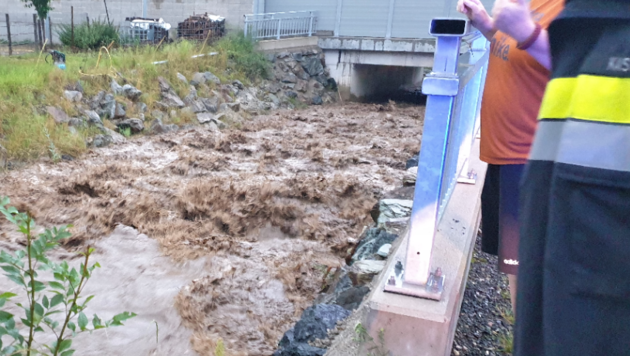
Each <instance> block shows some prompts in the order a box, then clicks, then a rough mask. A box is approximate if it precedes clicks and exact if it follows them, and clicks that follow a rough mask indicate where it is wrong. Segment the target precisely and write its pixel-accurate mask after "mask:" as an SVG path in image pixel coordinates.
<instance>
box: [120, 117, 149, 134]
mask: <svg viewBox="0 0 630 356" xmlns="http://www.w3.org/2000/svg"><path fill="white" fill-rule="evenodd" d="M116 126H118V128H120V129H124V128H127V127H128V128H130V129H131V133H132V134H139V133H140V132H142V131H144V123H143V122H142V120H140V119H127V120H125V121H123V122H121V123H119V124H118V125H116Z"/></svg>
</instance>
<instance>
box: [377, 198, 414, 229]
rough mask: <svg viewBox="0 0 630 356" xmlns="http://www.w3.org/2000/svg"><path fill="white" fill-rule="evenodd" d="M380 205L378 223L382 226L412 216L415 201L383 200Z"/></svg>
mask: <svg viewBox="0 0 630 356" xmlns="http://www.w3.org/2000/svg"><path fill="white" fill-rule="evenodd" d="M378 205H379V208H378V211H379V215H378V219H377V221H376V222H377V223H378V224H382V223H385V222H387V221H388V220H390V219H396V218H405V217H409V216H411V208H412V207H413V200H401V199H383V200H381V201H379V203H378Z"/></svg>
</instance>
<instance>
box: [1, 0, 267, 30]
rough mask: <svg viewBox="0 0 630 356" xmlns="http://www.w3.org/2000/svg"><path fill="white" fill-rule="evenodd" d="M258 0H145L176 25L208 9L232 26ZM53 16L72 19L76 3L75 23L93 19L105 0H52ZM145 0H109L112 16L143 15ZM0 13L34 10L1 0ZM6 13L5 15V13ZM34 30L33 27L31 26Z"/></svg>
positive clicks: (101, 14)
mask: <svg viewBox="0 0 630 356" xmlns="http://www.w3.org/2000/svg"><path fill="white" fill-rule="evenodd" d="M254 1H255V0H146V3H147V5H148V6H147V16H148V17H161V18H163V19H164V21H166V22H169V23H170V24H171V25H172V26H173V27H177V23H178V22H181V21H183V20H184V19H186V18H188V16H190V15H192V14H194V13H196V14H203V13H205V12H208V13H211V14H215V15H220V16H223V17H225V18H226V25H227V26H228V27H230V28H240V27H242V25H243V15H244V14H251V13H253V11H254ZM52 7H53V11H52V12H51V14H50V16H51V18H52V20H53V24H59V23H70V8H71V7H74V17H75V23H77V21H84V20H85V16H86V14H87V15H89V16H90V19H97V18H100V19H106V18H107V15H106V12H105V4H104V1H103V0H63V1H61V0H53V1H52ZM142 9H143V0H107V10H108V12H109V18H110V19H111V20H112V21H113V22H114V23H116V24H120V23H122V22H123V21H124V20H125V17H129V16H142ZM0 13H9V14H10V15H14V14H15V16H16V17H17V16H18V15H23V14H32V13H34V11H33V10H32V9H28V8H25V7H24V3H23V2H21V1H20V0H0ZM3 16H4V15H3ZM31 31H32V30H31Z"/></svg>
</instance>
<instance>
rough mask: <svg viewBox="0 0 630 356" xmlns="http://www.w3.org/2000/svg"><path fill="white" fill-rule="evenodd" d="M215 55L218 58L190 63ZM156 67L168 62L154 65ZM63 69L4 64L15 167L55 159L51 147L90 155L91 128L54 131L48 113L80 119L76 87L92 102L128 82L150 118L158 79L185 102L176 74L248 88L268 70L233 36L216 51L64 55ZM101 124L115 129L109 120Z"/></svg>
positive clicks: (181, 48) (4, 137)
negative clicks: (69, 95) (206, 75)
mask: <svg viewBox="0 0 630 356" xmlns="http://www.w3.org/2000/svg"><path fill="white" fill-rule="evenodd" d="M75 41H77V36H76V34H75ZM62 51H64V50H62ZM210 52H217V55H214V56H202V57H197V58H191V57H192V56H193V55H198V54H200V53H210ZM42 57H43V56H42ZM157 61H167V62H166V63H163V64H153V63H154V62H157ZM66 68H67V69H66V70H65V71H62V70H60V69H58V68H56V67H55V66H53V65H50V64H46V62H45V61H44V59H43V58H38V55H37V54H30V55H24V56H13V57H0V145H1V146H4V147H5V148H6V150H7V155H8V158H9V159H10V160H22V161H24V160H32V159H36V158H38V157H41V156H51V155H52V152H50V148H51V147H53V146H54V147H55V152H56V153H57V154H58V155H59V156H61V155H63V154H68V155H71V156H78V155H80V154H81V153H83V152H84V151H86V149H87V148H86V146H85V139H86V138H87V137H90V136H93V135H95V134H96V133H97V132H96V131H95V130H94V129H93V128H91V129H82V128H79V129H77V132H76V133H72V132H70V130H69V129H68V127H67V125H66V124H55V122H54V121H53V119H52V118H51V117H49V116H48V114H47V113H46V106H57V107H60V108H61V109H63V110H64V111H65V112H66V113H67V114H68V116H69V117H79V116H80V113H79V112H78V110H77V108H76V107H75V106H74V104H73V103H71V102H69V101H67V100H65V99H64V95H63V92H64V88H65V87H66V86H67V85H73V84H75V83H76V82H77V81H78V80H80V81H81V84H82V86H83V88H84V90H85V92H84V98H85V97H88V98H89V97H92V96H94V95H95V94H97V93H98V92H99V91H100V90H108V89H109V86H110V83H111V80H112V79H113V78H114V79H116V80H117V81H119V83H121V84H122V81H123V78H124V80H126V82H127V83H129V84H131V85H134V86H135V87H136V88H138V89H140V90H141V91H142V92H143V95H142V97H141V101H142V102H144V103H145V104H147V105H148V108H149V111H148V112H149V113H150V112H151V111H152V110H155V109H157V107H156V106H155V102H156V101H158V100H160V92H159V86H158V84H157V77H158V76H162V77H164V78H165V79H167V80H168V81H169V82H170V83H171V86H172V87H173V89H174V90H175V91H176V92H177V94H178V95H180V96H181V97H184V96H186V95H187V94H188V90H189V86H188V85H187V84H185V83H184V82H182V81H180V80H178V79H177V73H181V74H183V75H185V76H186V77H187V78H188V79H189V80H190V79H191V78H192V75H193V74H194V73H195V72H205V71H211V72H212V73H214V74H215V75H216V76H218V77H219V78H220V79H221V80H222V81H223V82H230V81H232V80H236V79H238V80H240V81H242V82H243V83H245V84H246V85H248V84H251V83H252V82H254V81H257V80H259V79H260V78H261V77H262V76H263V75H266V73H267V72H268V70H269V63H268V62H267V61H266V60H265V59H264V57H263V56H262V55H261V54H260V53H257V52H256V51H255V50H254V47H253V45H252V44H251V43H250V42H248V40H247V39H245V38H244V37H243V36H242V35H240V36H236V35H235V36H229V37H225V38H223V39H221V40H219V41H217V42H215V43H214V44H213V45H212V46H204V45H203V44H200V43H194V42H187V41H180V42H176V43H172V44H162V45H160V46H159V47H158V46H137V47H129V48H114V49H111V51H110V52H108V51H106V50H105V49H103V48H101V49H100V50H99V51H87V52H82V53H69V52H67V51H66ZM121 76H122V77H121ZM210 89H212V85H210ZM198 94H199V96H201V97H204V96H208V95H211V94H210V93H209V92H208V91H206V90H199V92H198ZM116 100H118V101H119V102H121V103H124V104H126V107H128V108H131V110H129V111H128V115H129V116H132V115H134V114H135V112H134V111H133V110H134V109H133V108H134V106H133V105H131V104H132V103H131V102H129V101H128V100H126V99H125V98H124V97H120V96H119V97H117V98H116ZM178 116H179V117H177V120H178V121H179V122H180V123H187V122H192V121H193V120H192V119H193V117H192V116H191V115H189V114H187V113H185V112H184V113H183V114H180V115H178ZM170 123H173V122H169V120H168V119H165V124H170ZM104 124H105V127H108V128H115V126H114V125H113V124H112V123H111V122H108V121H107V120H105V121H104ZM44 128H45V129H46V130H44ZM46 131H47V132H48V135H46ZM51 142H52V145H51Z"/></svg>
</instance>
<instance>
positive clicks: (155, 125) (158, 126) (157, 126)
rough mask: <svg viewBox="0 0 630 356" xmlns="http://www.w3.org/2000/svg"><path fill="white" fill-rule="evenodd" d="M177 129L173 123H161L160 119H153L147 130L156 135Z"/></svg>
mask: <svg viewBox="0 0 630 356" xmlns="http://www.w3.org/2000/svg"><path fill="white" fill-rule="evenodd" d="M177 129H178V127H177V125H174V124H172V125H164V124H163V123H162V120H160V119H155V120H153V122H152V123H151V128H150V129H149V131H150V132H151V133H152V134H154V135H158V134H163V133H167V132H173V131H177Z"/></svg>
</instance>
